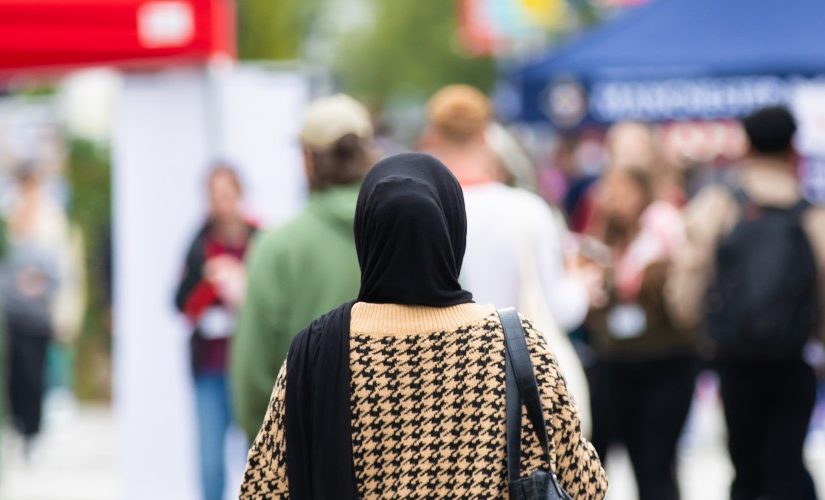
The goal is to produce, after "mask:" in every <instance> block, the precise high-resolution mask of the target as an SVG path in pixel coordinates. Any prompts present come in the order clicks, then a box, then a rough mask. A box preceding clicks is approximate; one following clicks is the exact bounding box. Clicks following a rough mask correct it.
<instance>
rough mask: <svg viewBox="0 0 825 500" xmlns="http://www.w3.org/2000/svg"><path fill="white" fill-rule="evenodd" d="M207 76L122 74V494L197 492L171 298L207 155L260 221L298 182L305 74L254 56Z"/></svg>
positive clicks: (198, 72) (118, 269) (186, 363)
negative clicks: (228, 170)
mask: <svg viewBox="0 0 825 500" xmlns="http://www.w3.org/2000/svg"><path fill="white" fill-rule="evenodd" d="M207 78H208V77H207V72H206V71H204V70H202V69H191V70H179V71H167V72H160V73H152V74H130V75H127V76H126V77H125V78H124V84H123V88H122V92H121V93H120V100H119V102H118V111H117V117H116V120H115V121H116V123H115V134H114V139H113V165H114V175H113V179H114V180H113V182H114V196H113V200H114V206H113V211H114V219H113V223H114V256H115V318H114V319H115V334H114V335H115V340H114V342H115V347H114V367H115V381H114V399H115V409H116V412H117V416H118V424H119V431H120V433H119V436H120V437H119V438H120V442H119V449H120V450H121V456H120V460H121V470H122V479H123V483H122V486H123V497H124V498H126V499H135V500H137V499H140V500H143V499H147V498H156V499H172V498H174V499H195V498H198V492H199V481H198V471H197V446H196V442H195V437H196V426H195V425H196V424H195V415H194V398H193V394H192V377H191V370H190V357H189V327H188V326H187V325H186V324H185V323H184V321H183V320H182V319H181V317H180V316H179V315H178V313H177V312H176V311H175V308H174V304H173V298H174V292H175V286H176V284H177V281H178V279H179V277H180V273H181V271H182V266H183V260H184V257H185V252H186V250H187V247H188V245H189V243H190V241H191V238H192V237H193V235H194V234H195V231H196V230H197V228H198V227H199V226H200V224H202V223H203V220H204V216H205V210H206V203H205V202H206V193H205V177H206V173H207V171H208V169H209V167H210V165H211V163H212V162H213V161H215V160H219V159H224V160H227V161H230V162H231V163H232V164H234V165H235V166H236V167H237V168H238V169H239V170H240V172H241V176H242V178H243V179H244V180H245V181H246V185H247V193H248V194H249V199H250V202H251V205H252V206H253V207H255V209H256V210H257V211H258V213H259V214H261V216H262V218H263V220H265V221H279V220H282V219H283V218H285V217H286V216H288V215H289V214H291V213H293V212H295V211H296V210H297V208H299V206H300V204H301V202H302V200H303V197H304V192H305V187H304V181H303V174H302V172H303V170H302V169H303V167H302V164H301V161H300V150H299V148H298V145H297V139H296V137H297V127H298V123H300V118H301V116H300V115H301V112H302V109H303V106H304V103H305V101H306V97H307V92H306V86H305V85H304V82H303V79H302V78H300V77H299V76H296V75H289V74H284V73H277V72H267V71H265V70H262V69H257V68H226V69H224V70H221V72H220V74H219V75H218V76H217V77H216V78H215V79H214V80H213V81H211V82H208V81H207ZM214 120H219V123H214V122H213V121H214ZM215 134H218V136H217V137H216V136H215ZM214 141H218V143H219V144H218V145H217V146H216V144H214ZM238 480H239V478H231V477H230V478H228V479H227V483H228V484H229V485H235V484H236V483H237V482H238ZM228 495H231V492H230V493H228Z"/></svg>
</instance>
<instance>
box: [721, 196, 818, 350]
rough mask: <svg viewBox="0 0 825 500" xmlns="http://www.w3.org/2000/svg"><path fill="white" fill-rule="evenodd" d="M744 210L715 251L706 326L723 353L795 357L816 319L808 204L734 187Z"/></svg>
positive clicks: (803, 201)
mask: <svg viewBox="0 0 825 500" xmlns="http://www.w3.org/2000/svg"><path fill="white" fill-rule="evenodd" d="M733 194H734V196H735V197H736V199H737V201H738V202H739V206H740V209H741V217H740V219H739V221H738V222H737V224H736V225H735V226H734V228H733V230H732V231H731V232H730V234H729V235H727V236H726V237H725V238H723V239H722V241H721V243H720V245H719V247H718V248H717V252H716V277H715V279H714V281H713V283H712V284H711V286H710V289H709V291H708V295H707V303H706V305H707V325H708V330H709V333H710V336H711V338H713V339H714V340H715V341H716V342H717V343H718V346H719V349H720V354H722V355H730V356H738V357H747V358H757V359H783V358H791V357H798V356H799V355H800V352H801V350H802V348H803V346H804V345H805V343H806V342H807V340H808V338H809V336H810V335H811V334H812V333H813V331H814V329H815V327H816V323H817V319H818V318H817V316H818V315H817V309H818V296H817V295H818V294H817V277H816V273H817V269H816V261H815V258H814V254H813V251H812V249H811V245H810V243H809V242H808V239H807V237H806V235H805V232H804V230H803V228H802V225H801V218H802V214H803V213H804V212H805V210H806V209H807V208H808V207H809V206H810V205H809V203H808V202H807V201H805V200H801V201H800V202H799V203H797V204H796V205H795V206H793V207H791V208H789V209H782V208H776V207H764V206H758V205H756V204H754V203H753V202H752V201H751V200H750V198H749V197H748V195H747V193H745V191H744V190H742V189H741V188H736V189H734V190H733Z"/></svg>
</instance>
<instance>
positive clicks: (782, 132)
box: [742, 106, 796, 155]
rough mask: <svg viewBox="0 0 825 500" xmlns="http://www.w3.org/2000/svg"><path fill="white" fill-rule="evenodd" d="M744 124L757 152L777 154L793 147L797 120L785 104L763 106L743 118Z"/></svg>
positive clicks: (752, 145)
mask: <svg viewBox="0 0 825 500" xmlns="http://www.w3.org/2000/svg"><path fill="white" fill-rule="evenodd" d="M742 126H743V127H744V128H745V134H747V136H748V140H749V141H750V144H751V148H752V149H753V150H754V151H755V152H757V153H761V154H766V155H777V154H782V153H786V152H788V151H790V150H791V148H792V145H793V136H794V134H795V133H796V121H795V120H794V117H793V115H792V114H791V112H790V111H789V110H788V108H786V107H785V106H768V107H765V108H761V109H759V110H757V111H755V112H753V113H751V114H750V115H748V116H746V117H745V118H743V119H742Z"/></svg>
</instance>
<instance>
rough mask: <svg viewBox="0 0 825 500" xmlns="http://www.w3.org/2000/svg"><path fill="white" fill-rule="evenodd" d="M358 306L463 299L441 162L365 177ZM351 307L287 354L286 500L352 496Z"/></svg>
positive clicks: (457, 232)
mask: <svg viewBox="0 0 825 500" xmlns="http://www.w3.org/2000/svg"><path fill="white" fill-rule="evenodd" d="M355 212H356V213H355V229H354V232H355V247H356V250H357V253H358V263H359V265H360V266H361V291H360V292H359V294H358V300H359V301H363V302H373V303H393V304H408V305H426V306H435V307H447V306H452V305H456V304H463V303H467V302H471V301H472V295H471V294H470V293H469V292H467V291H465V290H463V289H462V288H461V286H460V285H459V283H458V276H459V273H460V271H461V262H462V260H463V258H464V247H465V244H466V236H467V217H466V214H465V212H464V197H463V195H462V193H461V187H460V186H459V184H458V181H456V179H455V177H453V175H452V174H451V173H450V171H449V170H447V167H445V166H444V165H443V164H442V163H441V162H439V161H438V160H436V159H435V158H433V157H431V156H428V155H423V154H413V153H408V154H400V155H395V156H391V157H389V158H387V159H385V160H382V161H380V162H378V163H377V164H376V165H375V166H374V167H373V168H372V170H370V172H369V173H368V174H367V176H366V178H365V179H364V182H363V184H362V186H361V191H360V193H359V196H358V204H357V207H356V211H355ZM352 304H353V302H349V303H347V304H344V305H342V306H341V307H338V308H337V309H334V310H332V311H330V312H329V313H327V314H325V315H324V316H321V317H320V318H318V319H316V320H315V321H313V322H312V323H311V324H310V326H309V327H307V328H306V329H304V330H302V331H301V332H300V333H299V334H298V335H297V336H296V337H295V340H293V342H292V345H291V346H290V348H289V354H288V355H287V381H286V402H285V405H286V408H285V410H286V415H285V427H286V462H287V477H288V480H289V493H290V496H291V497H292V498H295V499H298V500H303V499H329V498H340V499H344V500H346V499H355V498H357V497H358V492H357V485H356V482H355V469H354V466H353V460H352V428H351V422H352V418H351V413H350V372H349V324H350V310H351V309H352Z"/></svg>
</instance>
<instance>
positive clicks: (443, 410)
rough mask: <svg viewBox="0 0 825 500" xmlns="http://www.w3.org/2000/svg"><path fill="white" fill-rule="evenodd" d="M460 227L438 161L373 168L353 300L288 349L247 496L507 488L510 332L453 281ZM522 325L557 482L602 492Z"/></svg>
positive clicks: (455, 190)
mask: <svg viewBox="0 0 825 500" xmlns="http://www.w3.org/2000/svg"><path fill="white" fill-rule="evenodd" d="M466 229H467V221H466V216H465V213H464V199H463V196H462V193H461V188H460V186H459V185H458V182H457V181H456V179H455V178H454V177H453V176H452V174H451V173H450V172H449V170H447V168H446V167H445V166H444V165H443V164H441V163H440V162H439V161H438V160H436V159H434V158H432V157H430V156H427V155H422V154H401V155H396V156H392V157H390V158H387V159H385V160H383V161H381V162H379V163H378V164H377V165H376V166H375V167H374V168H373V169H372V170H371V171H370V173H369V174H368V175H367V176H366V178H365V179H364V183H363V185H362V187H361V192H360V195H359V198H358V205H357V209H356V215H355V243H356V249H357V252H358V260H359V264H360V267H361V290H360V293H359V296H358V299H357V301H355V302H350V303H347V304H344V305H342V306H341V307H339V308H337V309H335V310H333V311H331V312H329V313H328V314H326V315H324V316H322V317H320V318H318V319H316V320H315V321H313V322H312V324H311V325H310V326H309V327H308V328H306V329H305V330H303V331H302V332H300V333H299V334H298V335H297V337H296V338H295V340H294V341H293V343H292V346H291V347H290V350H289V355H288V356H287V361H286V363H285V365H284V367H282V368H281V371H280V374H279V375H278V378H277V382H276V383H275V388H274V390H273V394H272V399H271V402H270V405H269V410H268V411H267V415H266V417H265V419H264V422H263V425H262V427H261V430H260V432H259V434H258V437H257V438H256V439H255V442H254V444H253V445H252V449H251V450H250V452H249V459H248V463H247V468H246V472H245V474H244V482H243V486H242V489H241V497H242V498H289V497H291V498H294V499H332V498H335V499H355V498H374V497H394V498H405V497H411V496H415V497H473V498H479V497H484V498H494V497H502V496H504V495H505V493H506V490H507V471H506V466H505V463H506V460H505V404H504V399H505V398H504V396H505V391H504V378H505V372H504V334H503V328H502V325H501V321H500V320H499V317H498V315H497V314H496V310H495V308H494V307H493V306H482V305H479V304H475V303H474V302H473V301H472V295H471V294H470V293H469V292H468V291H465V290H463V289H462V288H461V286H460V285H459V282H458V276H459V273H460V271H461V262H462V259H463V256H464V247H465V239H466ZM522 326H523V328H524V330H525V337H526V341H527V346H528V349H529V351H530V357H531V359H532V362H533V366H534V370H535V374H536V379H537V381H538V386H539V391H540V393H541V401H542V406H543V408H544V417H545V421H546V422H547V426H548V431H549V434H550V448H551V451H552V457H553V460H552V462H553V464H552V465H553V468H554V470H555V472H556V475H557V476H558V479H559V482H560V484H561V486H562V487H563V488H564V489H565V490H566V491H567V492H568V493H569V494H570V496H571V497H572V498H574V499H598V498H602V497H603V496H604V493H605V491H606V488H607V481H606V477H605V474H604V470H603V469H602V467H601V464H600V463H599V460H598V458H597V456H596V454H595V452H594V451H593V448H592V446H591V445H590V443H588V442H587V441H586V440H585V439H584V438H583V437H582V435H581V431H580V429H579V418H578V415H577V413H576V408H575V405H574V404H573V401H572V400H571V398H570V396H569V394H568V392H567V389H566V387H565V384H564V379H563V378H562V377H561V375H560V374H559V371H558V368H557V366H556V361H555V358H554V356H553V354H552V352H551V351H550V349H549V347H548V346H547V344H546V343H545V341H544V339H543V337H542V335H541V333H540V332H537V331H536V330H535V329H533V327H532V325H531V324H530V323H529V322H528V321H526V320H523V321H522ZM525 422H527V421H526V420H525ZM522 440H523V446H522V464H521V470H522V471H525V473H529V471H532V470H536V469H538V468H539V467H541V466H542V465H543V461H544V459H543V457H544V456H545V455H544V453H543V452H542V449H541V446H540V445H539V441H538V439H537V438H536V437H535V435H534V434H533V433H524V434H523V439H522ZM545 468H546V467H545Z"/></svg>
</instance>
